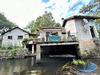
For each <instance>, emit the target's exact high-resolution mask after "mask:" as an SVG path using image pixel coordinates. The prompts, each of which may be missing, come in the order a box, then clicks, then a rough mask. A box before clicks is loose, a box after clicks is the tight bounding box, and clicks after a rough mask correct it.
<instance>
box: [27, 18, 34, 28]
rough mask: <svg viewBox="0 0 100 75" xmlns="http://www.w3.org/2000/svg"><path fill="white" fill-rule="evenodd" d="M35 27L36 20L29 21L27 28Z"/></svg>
mask: <svg viewBox="0 0 100 75" xmlns="http://www.w3.org/2000/svg"><path fill="white" fill-rule="evenodd" d="M33 27H34V20H32V21H31V22H29V23H28V25H27V26H26V27H25V29H30V30H31V29H32V28H33Z"/></svg>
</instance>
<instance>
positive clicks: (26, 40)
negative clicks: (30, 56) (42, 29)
mask: <svg viewBox="0 0 100 75" xmlns="http://www.w3.org/2000/svg"><path fill="white" fill-rule="evenodd" d="M33 39H34V38H32V37H31V38H24V39H23V40H22V44H27V42H28V41H31V40H33Z"/></svg>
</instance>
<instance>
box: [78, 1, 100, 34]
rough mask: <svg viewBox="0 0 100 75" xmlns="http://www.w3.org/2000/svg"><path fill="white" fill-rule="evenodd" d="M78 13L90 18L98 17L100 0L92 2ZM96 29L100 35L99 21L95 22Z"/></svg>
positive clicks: (99, 14)
mask: <svg viewBox="0 0 100 75" xmlns="http://www.w3.org/2000/svg"><path fill="white" fill-rule="evenodd" d="M80 13H84V14H86V15H91V16H100V0H94V1H93V2H90V3H89V5H86V6H83V7H82V9H81V10H80ZM95 24H96V27H97V29H98V32H99V34H100V19H97V20H95Z"/></svg>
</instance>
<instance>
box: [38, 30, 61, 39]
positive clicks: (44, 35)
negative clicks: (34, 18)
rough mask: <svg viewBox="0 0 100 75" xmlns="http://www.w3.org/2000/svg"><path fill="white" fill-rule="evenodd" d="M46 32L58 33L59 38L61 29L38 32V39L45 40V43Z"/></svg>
mask: <svg viewBox="0 0 100 75" xmlns="http://www.w3.org/2000/svg"><path fill="white" fill-rule="evenodd" d="M46 32H58V36H61V35H62V34H61V29H43V30H40V37H41V38H43V37H44V38H45V41H46Z"/></svg>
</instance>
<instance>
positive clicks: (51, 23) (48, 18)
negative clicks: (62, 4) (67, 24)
mask: <svg viewBox="0 0 100 75" xmlns="http://www.w3.org/2000/svg"><path fill="white" fill-rule="evenodd" d="M37 27H60V24H59V23H56V22H55V20H54V18H53V16H52V13H51V12H49V13H48V12H47V11H45V13H44V14H43V15H42V16H39V17H38V18H37V19H36V21H35V23H34V27H33V28H32V33H36V28H37Z"/></svg>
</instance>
